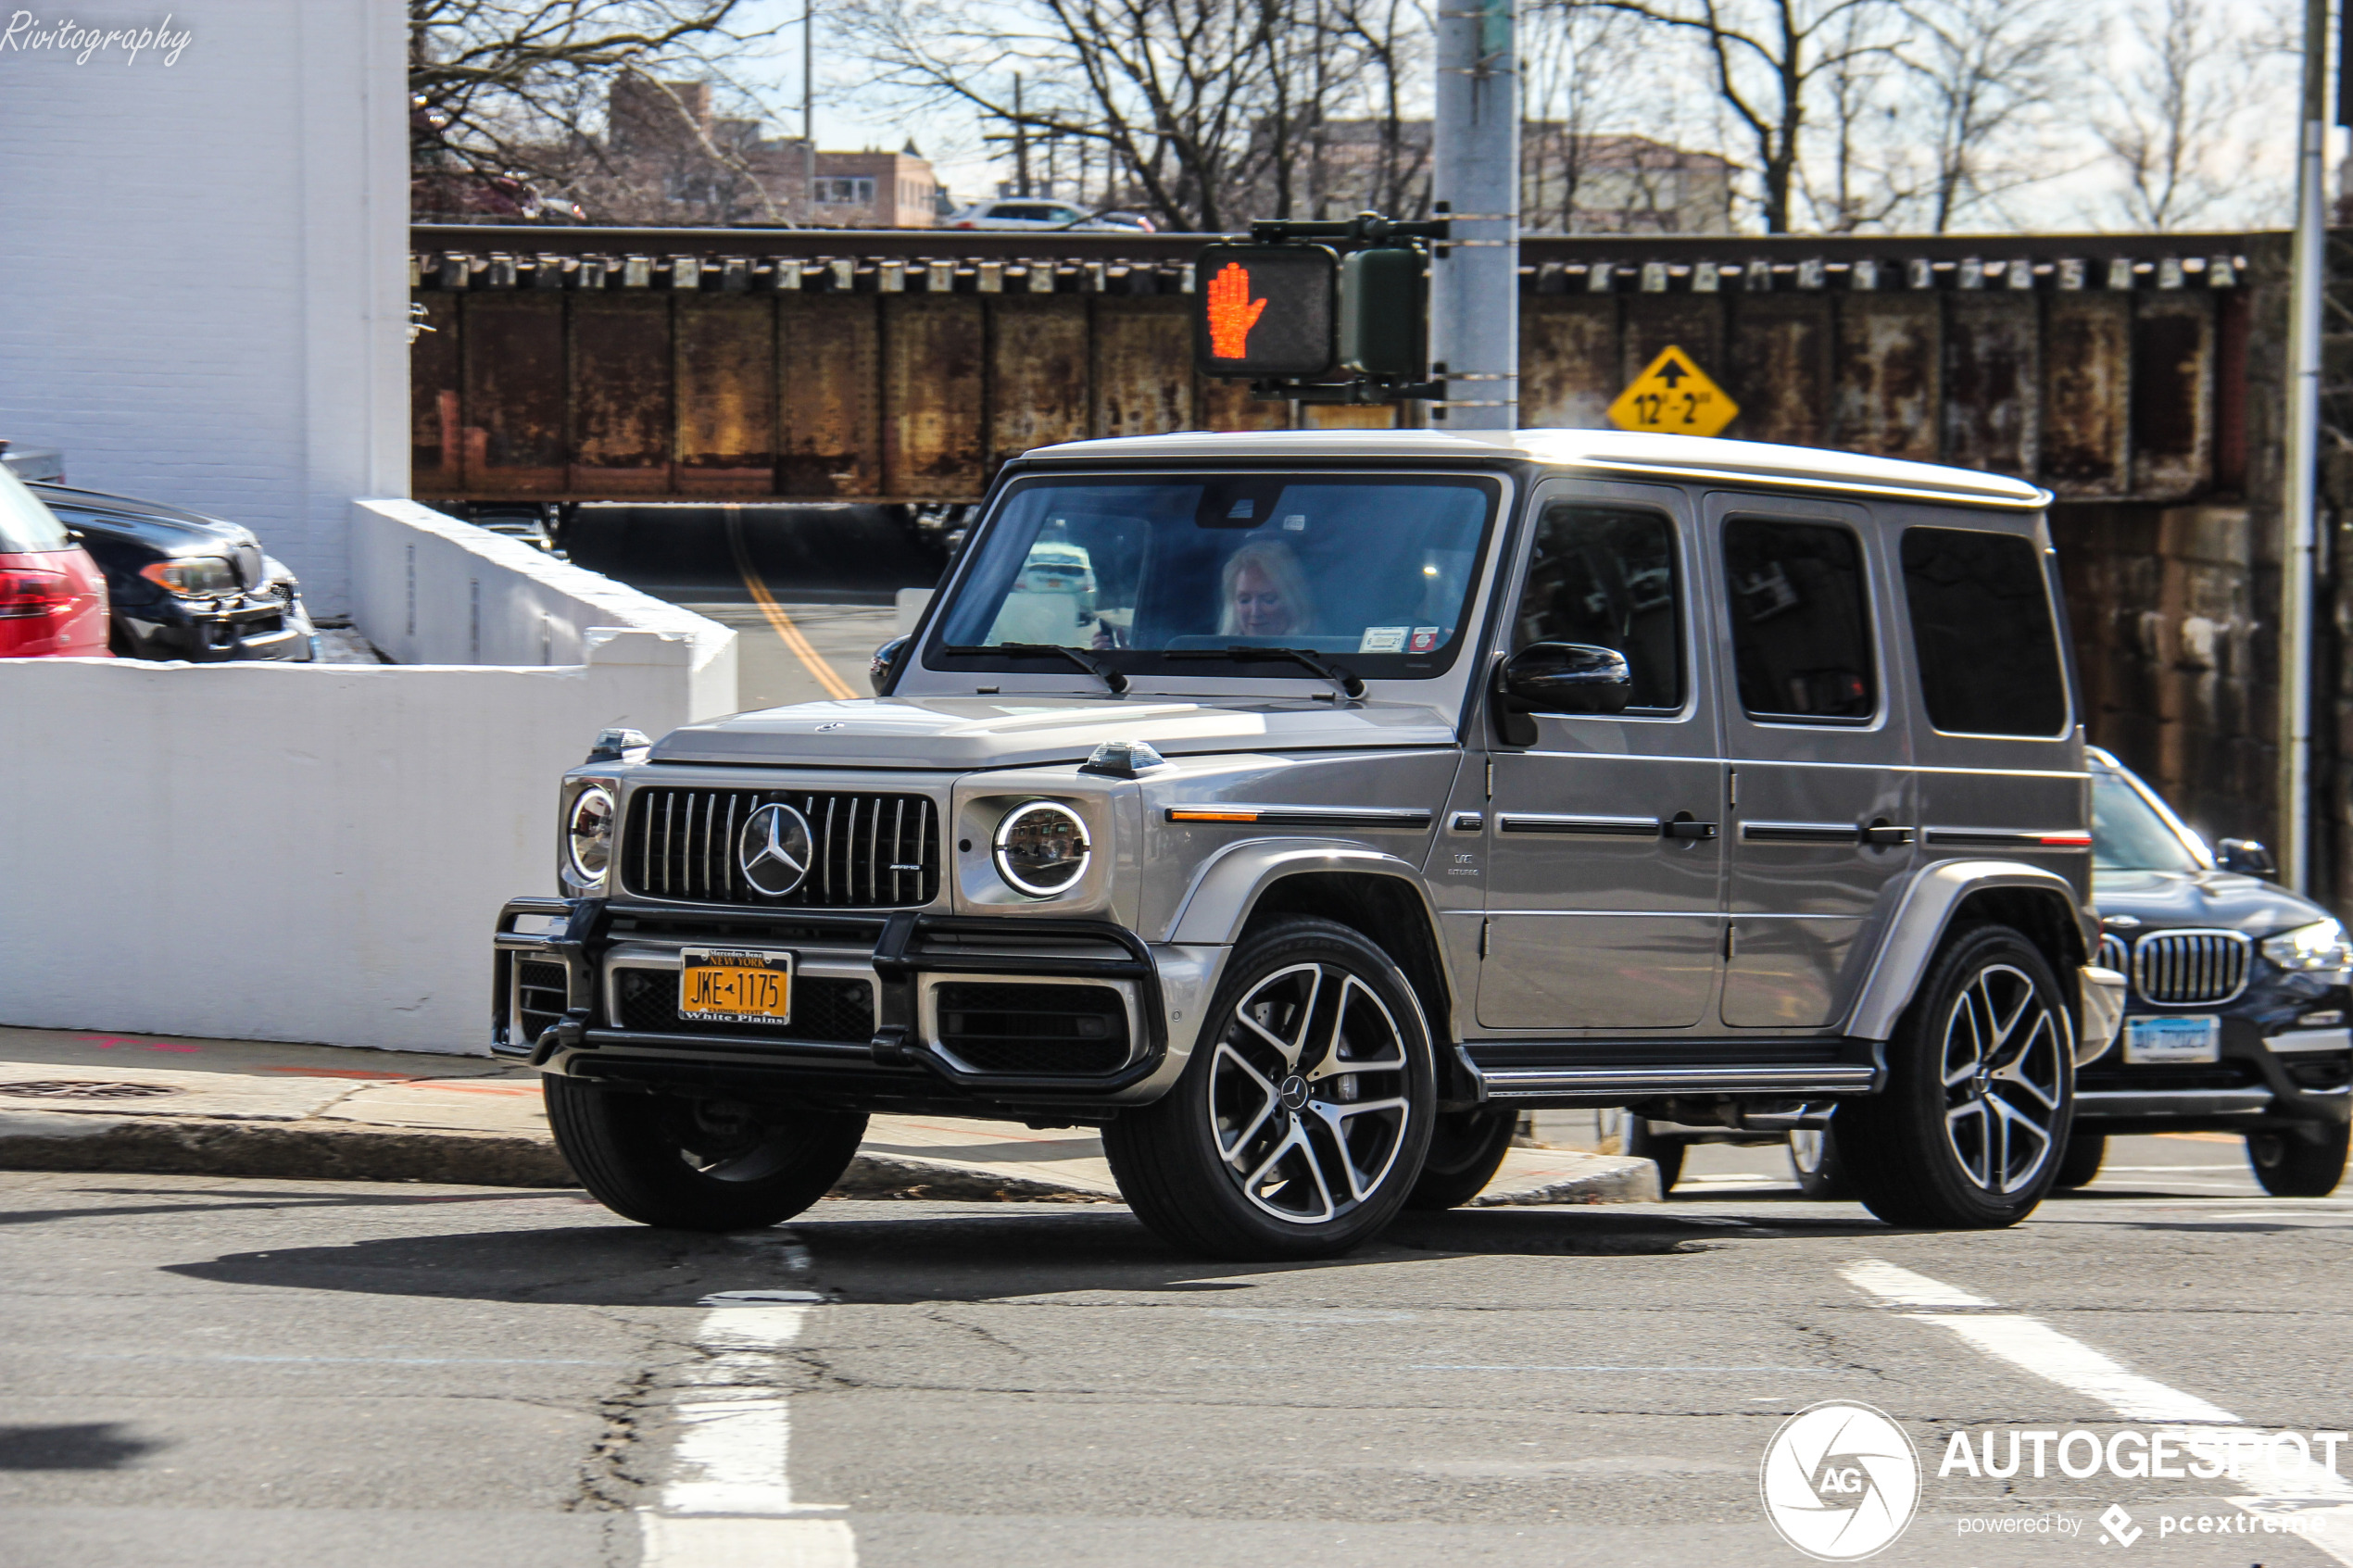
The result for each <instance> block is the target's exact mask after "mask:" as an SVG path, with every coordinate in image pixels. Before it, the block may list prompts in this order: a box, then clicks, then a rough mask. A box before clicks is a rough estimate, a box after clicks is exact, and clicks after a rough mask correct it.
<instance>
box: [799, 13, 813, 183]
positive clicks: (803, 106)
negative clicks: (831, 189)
mask: <svg viewBox="0 0 2353 1568" xmlns="http://www.w3.org/2000/svg"><path fill="white" fill-rule="evenodd" d="M816 215H817V0H805V3H804V4H803V6H802V7H801V12H800V221H801V226H802V227H803V228H813V227H814V226H815V225H814V224H813V223H812V219H814V218H815V217H816Z"/></svg>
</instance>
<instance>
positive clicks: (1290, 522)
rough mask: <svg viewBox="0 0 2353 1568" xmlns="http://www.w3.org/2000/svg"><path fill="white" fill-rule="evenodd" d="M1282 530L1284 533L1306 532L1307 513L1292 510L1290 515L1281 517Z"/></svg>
mask: <svg viewBox="0 0 2353 1568" xmlns="http://www.w3.org/2000/svg"><path fill="white" fill-rule="evenodd" d="M1283 532H1284V533H1306V532H1307V514H1306V513H1305V512H1293V513H1291V514H1290V516H1289V517H1287V518H1285V519H1283Z"/></svg>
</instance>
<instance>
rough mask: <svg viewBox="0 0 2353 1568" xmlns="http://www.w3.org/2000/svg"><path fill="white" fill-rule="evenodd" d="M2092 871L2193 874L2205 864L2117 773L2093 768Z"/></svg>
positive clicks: (2156, 810)
mask: <svg viewBox="0 0 2353 1568" xmlns="http://www.w3.org/2000/svg"><path fill="white" fill-rule="evenodd" d="M2092 869H2093V870H2094V871H2097V872H2197V871H2204V870H2205V869H2206V863H2205V862H2204V861H2202V860H2200V859H2198V858H2197V854H2196V851H2195V850H2193V849H2192V848H2191V847H2189V846H2188V845H2186V844H2184V843H2183V842H2182V835H2181V834H2178V833H2175V832H2174V831H2173V825H2172V824H2171V822H2167V821H2166V820H2165V819H2164V818H2163V817H2162V816H2160V815H2158V809H2157V808H2156V807H2154V806H2151V805H2150V804H2149V803H2148V802H2147V801H2146V800H2145V799H2144V798H2143V797H2142V796H2141V792H2140V791H2139V790H2136V789H2134V788H2133V786H2132V785H2131V784H2128V783H2126V782H2125V780H2124V777H2123V775H2122V774H2120V773H2111V772H2108V771H2106V770H2104V769H2098V768H2095V769H2093V770H2092Z"/></svg>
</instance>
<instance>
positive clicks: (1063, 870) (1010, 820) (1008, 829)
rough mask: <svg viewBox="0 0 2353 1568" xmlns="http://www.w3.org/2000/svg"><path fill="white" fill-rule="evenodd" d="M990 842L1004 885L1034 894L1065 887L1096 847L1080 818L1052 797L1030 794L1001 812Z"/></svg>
mask: <svg viewBox="0 0 2353 1568" xmlns="http://www.w3.org/2000/svg"><path fill="white" fill-rule="evenodd" d="M993 847H994V848H995V851H996V859H997V874H998V875H999V876H1000V877H1003V878H1004V879H1005V885H1006V886H1008V887H1011V888H1013V890H1014V891H1015V892H1017V893H1026V894H1028V895H1030V896H1031V897H1035V898H1051V897H1053V896H1054V895H1056V894H1058V893H1066V892H1068V891H1069V890H1070V889H1071V888H1072V887H1073V886H1074V885H1076V883H1077V881H1078V879H1079V877H1080V876H1082V875H1084V874H1085V872H1086V870H1087V862H1088V860H1089V859H1092V858H1093V856H1094V852H1095V851H1094V847H1093V846H1091V845H1089V844H1088V842H1087V823H1086V822H1085V821H1084V820H1082V819H1081V818H1080V817H1079V815H1078V813H1077V812H1076V811H1074V810H1072V809H1070V808H1069V807H1067V806H1059V805H1056V804H1055V803H1054V802H1053V801H1051V800H1033V801H1031V802H1030V803H1029V804H1028V805H1026V806H1016V807H1014V808H1013V809H1012V810H1010V811H1008V812H1006V813H1005V820H1004V821H1003V822H999V823H998V824H997V837H996V842H995V845H994V846H993Z"/></svg>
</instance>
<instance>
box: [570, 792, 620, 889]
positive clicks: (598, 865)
mask: <svg viewBox="0 0 2353 1568" xmlns="http://www.w3.org/2000/svg"><path fill="white" fill-rule="evenodd" d="M564 854H565V856H566V857H567V858H568V859H570V860H571V862H572V874H573V876H574V877H576V878H578V879H579V880H580V881H581V882H583V883H585V884H588V885H590V886H594V885H595V884H598V883H600V882H602V881H604V880H605V871H606V869H607V868H608V867H610V865H611V864H612V792H611V791H610V790H608V789H606V788H605V787H604V786H603V785H602V784H591V785H589V786H588V787H587V788H586V789H584V790H582V791H581V792H580V793H579V794H578V795H576V796H574V797H573V802H572V810H571V812H570V813H569V814H568V815H566V817H565V818H564Z"/></svg>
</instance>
